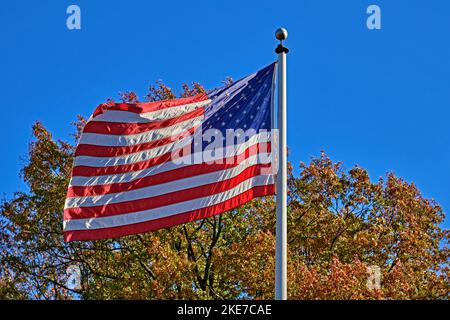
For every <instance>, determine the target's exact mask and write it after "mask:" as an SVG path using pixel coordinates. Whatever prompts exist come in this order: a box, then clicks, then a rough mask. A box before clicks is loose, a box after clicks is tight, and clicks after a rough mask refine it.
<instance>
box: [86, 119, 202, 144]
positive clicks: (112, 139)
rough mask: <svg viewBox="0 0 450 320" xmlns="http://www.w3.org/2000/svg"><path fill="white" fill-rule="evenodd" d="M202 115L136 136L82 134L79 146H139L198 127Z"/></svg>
mask: <svg viewBox="0 0 450 320" xmlns="http://www.w3.org/2000/svg"><path fill="white" fill-rule="evenodd" d="M203 117H204V116H203V115H201V116H199V117H196V118H192V119H188V120H186V121H183V122H179V123H176V124H174V125H172V126H170V127H165V128H161V129H154V130H150V131H146V132H142V133H137V134H129V135H113V134H100V133H89V132H84V133H83V134H82V135H81V138H80V144H91V145H96V146H110V147H124V146H129V145H135V144H141V143H145V142H151V141H154V140H159V139H162V138H166V137H171V136H172V135H174V134H177V133H178V134H179V133H182V132H184V131H186V130H188V129H190V128H192V127H195V126H198V125H200V124H201V123H202V120H203Z"/></svg>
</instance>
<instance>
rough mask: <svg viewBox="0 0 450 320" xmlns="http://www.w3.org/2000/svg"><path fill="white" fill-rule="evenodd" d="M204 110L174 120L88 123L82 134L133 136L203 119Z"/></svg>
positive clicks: (185, 114)
mask: <svg viewBox="0 0 450 320" xmlns="http://www.w3.org/2000/svg"><path fill="white" fill-rule="evenodd" d="M203 116H204V109H203V108H199V109H195V110H192V111H190V112H188V113H184V114H182V115H179V116H177V117H175V118H170V119H164V120H158V121H151V122H145V123H120V122H99V121H90V122H88V123H87V124H86V126H85V127H84V130H83V133H97V134H109V135H134V134H138V133H143V132H147V131H151V130H156V129H161V128H167V127H171V126H174V125H176V124H178V123H181V122H185V121H187V120H190V119H193V118H198V117H203Z"/></svg>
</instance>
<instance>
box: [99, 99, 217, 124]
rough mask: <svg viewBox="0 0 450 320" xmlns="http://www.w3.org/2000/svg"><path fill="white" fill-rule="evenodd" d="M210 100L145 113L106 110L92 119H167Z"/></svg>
mask: <svg viewBox="0 0 450 320" xmlns="http://www.w3.org/2000/svg"><path fill="white" fill-rule="evenodd" d="M210 102H211V100H204V101H200V102H195V103H190V104H185V105H181V106H176V107H169V108H165V109H162V110H156V111H151V112H145V113H135V112H130V111H122V110H106V111H105V112H104V113H102V114H99V115H98V116H96V117H95V118H94V119H93V121H99V122H121V123H147V122H152V121H160V120H167V119H171V118H176V117H179V116H181V115H183V114H185V113H188V112H191V111H193V110H195V109H198V108H200V107H204V106H206V105H207V104H209V103H210Z"/></svg>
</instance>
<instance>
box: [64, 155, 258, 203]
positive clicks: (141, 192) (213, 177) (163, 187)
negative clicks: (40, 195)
mask: <svg viewBox="0 0 450 320" xmlns="http://www.w3.org/2000/svg"><path fill="white" fill-rule="evenodd" d="M259 158H260V155H258V154H255V155H253V156H251V157H248V158H247V159H245V160H244V161H242V162H241V163H240V164H238V165H237V166H235V167H232V168H229V169H225V170H219V171H215V172H210V173H205V174H201V175H196V176H192V177H188V178H184V179H178V180H175V181H170V182H166V183H162V184H157V185H152V186H148V187H144V188H139V189H134V190H130V191H121V192H118V193H109V194H104V195H96V196H85V197H73V198H66V203H65V207H64V209H68V208H78V207H92V206H102V205H109V204H113V203H120V202H124V201H134V200H139V199H145V198H149V197H156V196H160V195H163V194H167V193H171V192H176V191H181V190H184V189H189V188H195V187H200V186H203V185H207V184H210V183H214V182H220V181H225V180H228V179H232V178H234V177H236V176H238V175H239V174H241V173H242V172H243V171H244V170H245V169H247V168H249V167H251V166H254V165H256V164H260V163H261V162H260V161H259ZM149 201H151V200H149Z"/></svg>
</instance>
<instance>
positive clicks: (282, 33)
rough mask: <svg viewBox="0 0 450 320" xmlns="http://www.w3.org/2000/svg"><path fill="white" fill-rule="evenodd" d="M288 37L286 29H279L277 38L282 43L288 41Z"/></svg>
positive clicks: (276, 33) (276, 34)
mask: <svg viewBox="0 0 450 320" xmlns="http://www.w3.org/2000/svg"><path fill="white" fill-rule="evenodd" d="M287 36H288V32H287V30H286V29H285V28H278V29H277V31H276V32H275V37H276V38H277V39H278V40H280V41H283V40H286V38H287Z"/></svg>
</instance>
